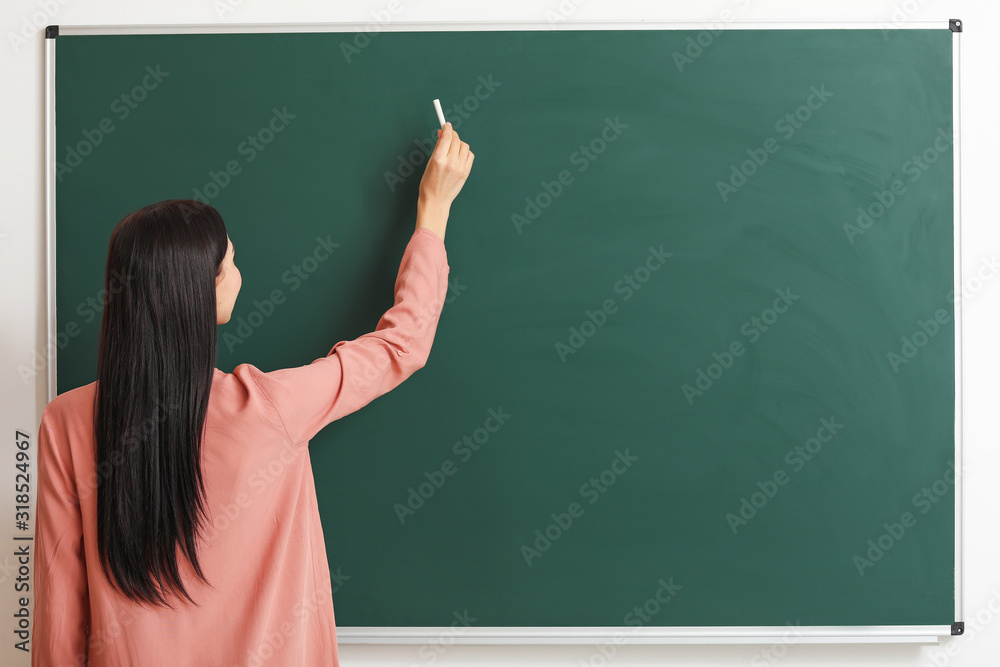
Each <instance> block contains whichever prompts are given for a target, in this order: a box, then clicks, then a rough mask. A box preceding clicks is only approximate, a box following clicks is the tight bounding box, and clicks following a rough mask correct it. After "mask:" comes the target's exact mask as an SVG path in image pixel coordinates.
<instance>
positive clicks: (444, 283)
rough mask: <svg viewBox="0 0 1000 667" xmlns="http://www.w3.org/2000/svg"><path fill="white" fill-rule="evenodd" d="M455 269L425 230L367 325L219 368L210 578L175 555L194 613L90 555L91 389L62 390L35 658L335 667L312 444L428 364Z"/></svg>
mask: <svg viewBox="0 0 1000 667" xmlns="http://www.w3.org/2000/svg"><path fill="white" fill-rule="evenodd" d="M448 271H449V266H448V262H447V255H446V253H445V246H444V241H443V240H442V239H441V237H439V236H438V235H437V234H435V233H434V232H432V231H430V230H428V229H418V230H416V231H415V232H414V233H413V235H412V236H411V237H410V240H409V242H408V244H407V246H406V250H405V251H404V253H403V258H402V261H401V263H400V266H399V272H398V274H397V277H396V284H395V302H394V305H393V306H392V308H390V309H389V310H388V311H386V313H385V314H384V315H383V316H382V318H381V319H380V320H379V323H378V327H377V328H376V330H375V331H374V332H372V333H369V334H366V335H364V336H361V337H360V338H357V339H356V340H352V341H341V342H339V343H337V344H336V345H334V346H333V348H332V349H331V350H330V353H329V354H328V355H327V356H325V357H322V358H319V359H316V360H315V361H313V362H312V363H310V364H307V365H305V366H300V367H298V368H284V369H281V370H276V371H272V372H270V373H265V372H263V371H261V370H259V369H257V368H255V367H254V366H252V365H250V364H241V365H239V366H237V367H236V369H235V370H234V371H233V373H232V374H229V373H224V372H222V371H220V370H219V369H216V370H215V375H214V379H213V381H212V390H211V395H210V398H209V402H208V414H207V417H206V432H205V437H204V441H203V444H202V453H203V454H202V456H203V459H202V471H203V476H204V482H205V491H206V505H207V507H208V509H209V512H210V517H211V520H210V521H209V522H208V523H206V524H205V527H204V531H203V536H204V537H203V539H202V541H201V542H199V547H198V557H199V560H200V562H201V566H202V571H203V572H204V573H205V576H206V578H207V579H208V581H209V583H210V585H206V584H205V583H204V582H202V581H201V580H200V579H198V578H197V576H196V575H195V574H194V571H193V569H192V568H191V565H190V563H189V562H188V561H187V559H186V558H185V557H184V556H183V555H182V553H181V551H180V550H178V552H177V553H178V556H177V560H178V566H179V567H180V571H181V575H182V577H183V581H184V585H185V587H186V588H187V590H188V592H189V593H190V594H191V597H192V598H193V599H194V600H195V601H196V602H198V603H199V604H200V605H201V606H193V605H191V604H190V603H186V602H185V601H184V600H182V599H180V598H178V597H177V596H171V597H170V600H171V604H172V605H173V606H174V609H173V610H171V609H167V608H165V607H149V606H142V605H139V604H136V603H134V602H132V601H130V600H128V599H126V598H125V597H124V596H123V595H121V594H120V593H119V592H118V591H117V590H116V589H114V588H112V586H111V585H110V584H109V582H108V580H107V578H106V577H105V574H104V572H103V570H102V569H101V565H100V561H99V560H98V554H97V522H96V513H97V494H96V488H97V481H98V479H99V477H100V472H99V471H97V470H96V466H95V454H94V436H93V405H94V392H95V387H96V382H92V383H90V384H88V385H86V386H83V387H79V388H77V389H73V390H71V391H67V392H65V393H63V394H61V395H59V396H57V397H56V398H55V399H53V400H52V401H51V402H50V403H49V404H48V405H47V406H46V407H45V410H44V411H43V412H42V421H41V426H40V428H39V438H38V449H39V462H38V468H39V482H38V483H39V486H38V510H37V512H38V513H37V519H38V522H37V531H36V543H35V549H36V569H35V575H34V590H35V607H34V637H33V639H34V641H33V642H32V644H33V645H32V654H31V664H32V666H33V667H34V666H39V667H63V666H69V665H74V666H76V665H91V666H100V665H115V666H116V667H117V666H123V665H129V666H136V665H138V666H145V665H150V666H153V665H155V666H160V665H178V666H183V667H195V666H198V665H205V666H206V667H208V666H211V667H235V666H236V665H241V666H243V665H249V666H253V667H257V666H263V665H269V666H278V665H288V666H292V665H294V666H295V667H302V666H309V667H311V666H313V665H315V666H317V667H318V666H320V665H322V666H323V667H329V666H330V665H338V664H339V661H338V657H337V633H336V627H335V624H334V616H333V597H332V595H333V585H332V581H331V576H330V568H329V564H328V561H327V555H326V545H325V542H324V540H323V528H322V526H321V524H320V517H319V508H318V505H317V502H316V489H315V484H314V481H313V474H312V467H311V466H310V462H309V449H308V447H307V445H308V443H309V440H310V438H312V437H313V436H314V435H316V433H318V432H319V431H320V429H322V428H323V427H324V426H325V425H327V424H329V423H330V422H332V421H334V420H335V419H338V418H340V417H342V416H344V415H346V414H349V413H351V412H354V411H355V410H358V409H360V408H362V407H364V406H365V405H367V404H368V403H369V402H371V401H372V400H373V399H375V398H377V397H378V396H381V395H382V394H384V393H386V392H388V391H390V390H391V389H393V388H394V387H396V386H398V385H399V384H400V383H401V382H403V380H405V379H406V378H407V377H409V376H410V375H411V374H412V373H414V372H415V371H416V370H418V369H419V368H421V367H423V366H424V364H425V363H426V362H427V358H428V356H429V355H430V350H431V344H432V343H433V340H434V333H435V331H436V329H437V323H438V318H439V317H440V315H441V309H442V307H443V306H444V300H445V296H446V293H447V289H448ZM88 639H89V643H88Z"/></svg>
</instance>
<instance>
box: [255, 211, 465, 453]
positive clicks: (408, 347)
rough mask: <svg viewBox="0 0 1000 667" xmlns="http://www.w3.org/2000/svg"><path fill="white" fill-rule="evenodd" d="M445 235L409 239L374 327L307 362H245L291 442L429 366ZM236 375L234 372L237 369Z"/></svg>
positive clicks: (441, 292) (444, 288)
mask: <svg viewBox="0 0 1000 667" xmlns="http://www.w3.org/2000/svg"><path fill="white" fill-rule="evenodd" d="M448 272H449V266H448V260H447V253H446V252H445V247H444V240H443V239H442V238H441V237H440V236H438V235H437V234H435V233H434V232H432V231H431V230H429V229H426V228H421V229H417V230H416V231H414V233H413V235H412V236H411V237H410V241H409V243H407V245H406V250H405V251H404V252H403V258H402V260H401V262H400V265H399V272H398V274H397V276H396V283H395V298H394V305H393V306H392V308H390V309H389V310H388V311H386V312H385V314H384V315H382V317H381V319H380V320H379V322H378V325H377V327H376V328H375V331H373V332H371V333H368V334H365V335H363V336H361V337H359V338H356V339H354V340H350V341H340V342H339V343H337V344H336V345H334V346H333V348H332V349H331V350H330V352H329V353H328V354H327V355H326V356H325V357H321V358H319V359H316V360H314V361H313V362H312V363H309V364H306V365H305V366H299V367H296V368H283V369H280V370H276V371H272V372H269V373H264V372H262V371H260V370H258V369H257V368H255V367H253V366H250V365H246V366H245V367H244V368H245V369H246V372H248V373H250V375H251V377H252V378H253V380H254V381H255V382H256V384H257V386H258V387H259V388H260V390H261V392H262V393H263V394H264V395H265V396H266V397H267V398H268V399H269V400H270V402H271V404H272V405H273V406H274V409H275V410H276V411H277V413H278V416H279V418H280V420H281V422H282V424H283V425H284V428H285V432H286V433H287V435H288V438H289V440H290V441H291V442H293V443H296V444H298V443H306V442H308V441H309V440H310V439H311V438H312V437H313V436H315V435H316V434H317V433H318V432H319V431H320V430H321V429H322V428H323V427H324V426H326V425H327V424H329V423H330V422H332V421H334V420H337V419H339V418H341V417H343V416H344V415H348V414H350V413H352V412H354V411H356V410H358V409H360V408H362V407H364V406H365V405H367V404H368V403H370V402H371V401H372V400H374V399H375V398H378V397H379V396H381V395H382V394H385V393H387V392H389V391H390V390H392V389H394V388H395V387H397V386H398V385H399V384H401V383H402V382H403V380H405V379H406V378H408V377H409V376H410V375H412V374H413V373H414V372H415V371H417V370H418V369H420V368H422V367H423V366H424V364H426V363H427V359H428V357H429V356H430V351H431V345H432V343H433V342H434V334H435V331H436V330H437V324H438V319H439V318H440V315H441V309H442V308H443V307H444V300H445V297H446V296H447V292H448ZM237 374H239V373H238V372H237Z"/></svg>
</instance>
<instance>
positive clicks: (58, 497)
mask: <svg viewBox="0 0 1000 667" xmlns="http://www.w3.org/2000/svg"><path fill="white" fill-rule="evenodd" d="M65 444H66V443H60V442H58V441H57V439H56V438H54V437H53V435H52V433H51V432H50V424H49V421H48V419H47V418H46V411H43V412H42V423H41V427H40V428H39V431H38V506H37V510H36V514H35V516H36V517H37V526H36V531H35V533H36V534H35V549H36V552H35V558H36V562H35V576H34V585H35V608H34V621H33V625H34V641H33V642H32V648H31V664H32V666H33V667H34V666H35V665H39V666H41V665H77V664H86V662H87V632H88V628H87V626H88V624H89V622H90V611H89V610H90V597H89V592H88V588H87V565H86V558H85V555H84V545H83V516H82V515H81V513H80V501H79V495H78V493H77V488H76V481H75V480H76V478H75V476H74V474H73V466H72V461H71V460H70V454H69V448H68V447H65V446H64V445H65Z"/></svg>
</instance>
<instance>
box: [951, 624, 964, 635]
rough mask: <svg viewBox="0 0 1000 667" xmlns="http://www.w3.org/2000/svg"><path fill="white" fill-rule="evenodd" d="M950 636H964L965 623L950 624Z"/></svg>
mask: <svg viewBox="0 0 1000 667" xmlns="http://www.w3.org/2000/svg"><path fill="white" fill-rule="evenodd" d="M951 634H952V636H957V635H964V634H965V622H964V621H955V622H954V623H952V624H951Z"/></svg>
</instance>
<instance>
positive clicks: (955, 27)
mask: <svg viewBox="0 0 1000 667" xmlns="http://www.w3.org/2000/svg"><path fill="white" fill-rule="evenodd" d="M948 27H949V28H950V29H951V31H952V32H962V21H961V19H948Z"/></svg>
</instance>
